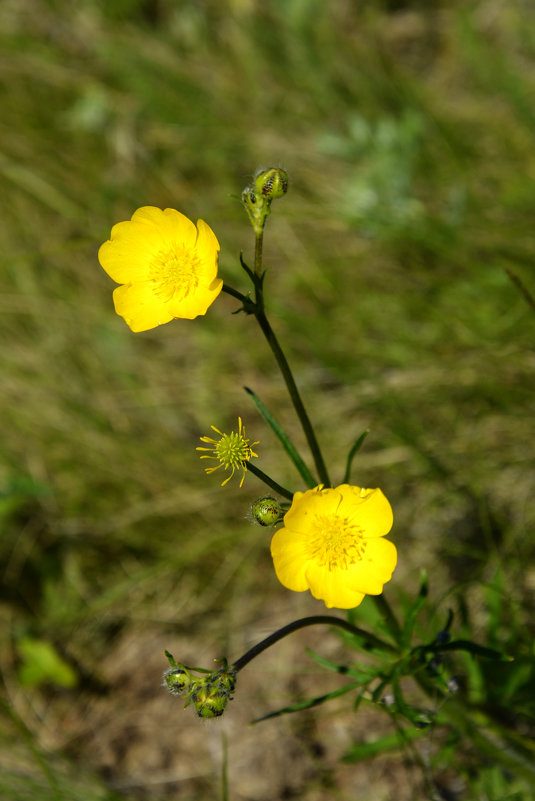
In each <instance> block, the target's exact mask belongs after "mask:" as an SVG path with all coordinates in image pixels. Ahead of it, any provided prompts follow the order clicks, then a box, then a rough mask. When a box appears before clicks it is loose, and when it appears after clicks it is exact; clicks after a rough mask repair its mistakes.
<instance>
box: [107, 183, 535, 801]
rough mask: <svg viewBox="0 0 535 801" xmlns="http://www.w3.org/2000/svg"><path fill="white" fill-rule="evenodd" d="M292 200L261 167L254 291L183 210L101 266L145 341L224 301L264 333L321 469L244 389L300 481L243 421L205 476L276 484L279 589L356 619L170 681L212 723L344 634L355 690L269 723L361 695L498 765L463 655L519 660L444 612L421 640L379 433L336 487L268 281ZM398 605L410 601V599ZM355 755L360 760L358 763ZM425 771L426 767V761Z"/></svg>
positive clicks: (259, 509) (117, 241) (404, 731)
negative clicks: (292, 656)
mask: <svg viewBox="0 0 535 801" xmlns="http://www.w3.org/2000/svg"><path fill="white" fill-rule="evenodd" d="M287 190H288V177H287V175H286V172H285V171H284V170H282V169H280V168H271V169H268V170H261V171H259V172H258V173H257V174H256V175H255V176H254V178H253V180H252V182H251V183H250V184H249V185H248V186H247V187H245V189H244V190H243V192H242V194H241V202H242V204H243V206H244V208H245V211H246V213H247V216H248V218H249V221H250V223H251V225H252V228H253V232H254V261H253V263H252V264H251V265H249V264H248V263H247V262H246V261H245V259H244V258H243V256H241V257H240V263H241V267H242V269H243V272H244V276H245V280H246V281H247V282H248V288H247V289H237V288H235V287H233V286H230V285H229V284H227V283H223V281H222V279H220V278H218V276H217V257H218V251H219V245H218V242H217V239H216V236H215V234H214V233H213V232H212V231H211V229H210V228H209V227H208V225H207V224H206V223H204V222H203V221H202V220H199V221H198V222H197V225H196V226H195V225H194V224H193V223H192V222H191V221H189V220H188V219H187V218H186V217H185V216H184V215H183V214H181V213H180V212H178V211H174V210H173V209H166V210H165V211H162V210H161V209H156V208H153V207H151V206H146V207H144V208H141V209H139V210H138V211H136V212H135V213H134V215H133V216H132V220H131V221H130V222H123V223H119V224H118V225H115V226H114V228H113V229H112V234H111V239H110V240H109V241H108V242H106V243H105V244H104V245H102V247H101V249H100V251H99V259H100V263H101V265H102V266H103V268H104V269H105V270H106V272H107V273H108V274H109V275H110V276H111V277H112V278H113V279H114V280H115V281H116V282H118V283H120V284H121V286H120V287H119V288H118V289H116V290H115V292H114V303H115V308H116V311H117V313H118V314H119V315H121V316H122V317H124V319H125V320H126V322H127V324H128V325H129V326H130V328H131V329H132V330H133V331H142V330H146V329H148V328H152V327H155V326H157V325H160V324H162V323H168V322H171V321H172V320H173V319H175V318H187V319H192V318H194V317H196V316H198V315H203V314H205V313H206V312H207V311H208V309H209V306H210V305H211V304H212V303H213V302H214V301H215V300H216V298H217V296H218V295H219V293H220V292H225V293H226V294H228V295H229V296H230V297H232V298H234V299H235V300H236V301H237V302H238V304H239V305H238V308H237V309H236V310H235V311H237V312H243V313H244V314H246V315H247V316H249V317H251V318H253V320H254V321H255V322H256V323H257V324H258V327H259V329H260V331H261V333H262V335H263V336H264V337H265V339H266V341H267V343H268V345H269V347H270V349H271V352H272V354H273V357H274V359H275V361H276V364H277V365H278V368H279V371H280V375H281V378H282V380H283V382H284V384H285V387H286V389H287V392H288V397H289V400H290V402H291V404H292V405H293V408H294V411H295V414H296V417H297V420H298V422H299V424H300V426H301V428H302V431H303V433H304V436H305V439H306V443H307V446H308V449H309V452H310V457H311V462H312V464H313V467H310V466H309V464H307V461H306V459H305V458H303V456H302V455H301V454H300V453H299V452H298V450H297V448H296V446H295V445H294V443H293V442H292V440H291V439H290V436H289V435H288V433H287V432H286V431H284V430H283V428H282V427H281V426H280V424H279V423H278V421H277V420H276V419H275V418H274V417H273V415H272V414H271V413H270V411H269V410H268V409H267V407H266V406H265V405H264V403H263V402H262V400H261V399H260V398H259V397H258V396H257V395H256V393H255V392H254V391H253V390H252V389H250V388H245V390H246V394H247V396H248V398H249V400H252V402H253V403H254V405H255V406H256V408H257V410H258V411H259V412H260V415H261V416H262V418H263V420H264V422H265V423H266V424H267V426H269V428H270V429H271V430H272V432H273V433H274V434H275V436H276V438H277V439H278V441H279V443H280V445H281V447H282V448H283V450H284V452H285V453H286V455H287V456H288V458H289V459H290V461H291V462H292V464H293V466H294V467H295V469H296V474H297V475H298V477H299V478H298V483H297V485H296V486H295V487H293V488H291V489H290V488H287V487H285V486H282V485H281V484H280V483H279V482H278V481H276V480H275V479H274V478H272V477H271V476H269V475H267V474H266V473H265V472H264V471H263V470H262V469H261V468H259V467H258V465H257V463H256V462H255V461H253V460H256V459H257V458H258V454H257V453H256V451H255V448H256V446H257V445H259V442H258V441H256V440H253V439H252V438H250V437H249V436H248V435H247V434H246V428H245V425H244V424H243V422H242V418H241V417H239V418H238V426H237V430H234V431H231V432H230V433H225V432H223V431H221V430H220V429H219V428H216V427H215V425H212V426H211V428H212V431H213V433H214V435H217V436H201V438H200V439H201V442H202V443H203V444H202V445H201V446H198V448H197V450H198V451H199V452H200V458H201V459H202V460H210V464H209V465H208V466H207V467H205V470H206V473H207V474H211V473H213V472H216V471H218V470H220V469H222V470H223V472H224V473H225V474H228V475H226V476H225V477H224V478H223V481H222V486H225V485H226V484H228V482H229V481H230V480H231V479H232V477H233V476H234V475H236V474H237V475H238V476H240V481H239V486H240V487H242V486H243V484H244V480H245V478H246V475H247V473H252V474H253V475H254V476H255V477H256V478H258V479H260V480H261V481H262V482H263V483H264V484H265V485H267V487H269V490H270V494H269V495H266V494H264V495H262V496H260V497H259V498H258V499H257V500H256V501H255V502H254V503H253V504H252V506H251V508H250V513H249V514H250V518H251V519H252V520H253V521H255V522H256V523H258V524H259V525H260V526H261V527H262V528H264V529H266V528H267V529H275V530H274V531H273V532H272V534H271V543H270V550H271V555H272V558H273V565H274V571H275V575H276V576H277V578H278V580H279V581H280V583H281V584H282V585H283V586H284V587H285V588H287V589H288V590H290V591H293V592H306V591H310V593H311V595H312V596H313V598H314V599H317V600H318V601H319V602H323V604H324V605H325V606H326V607H328V608H336V609H339V610H346V611H345V615H343V616H342V615H327V614H319V613H318V614H314V615H310V616H308V617H305V618H301V619H299V620H295V621H293V622H290V623H288V625H286V626H284V627H283V628H282V629H279V630H278V631H275V632H274V633H273V634H271V635H270V636H269V637H267V638H266V639H265V640H263V641H262V642H260V643H258V644H256V645H255V646H253V647H252V648H251V649H250V650H249V651H247V652H246V653H245V654H243V655H242V656H241V657H239V658H238V659H236V660H234V661H233V662H227V660H226V659H223V660H221V666H220V667H219V668H218V669H216V670H207V669H203V668H193V667H189V666H186V665H183V664H181V663H179V662H176V661H175V659H174V657H173V656H172V655H171V654H170V653H169V652H167V651H166V656H167V658H168V661H169V665H170V666H169V668H168V669H167V670H166V671H165V673H164V677H163V685H164V686H165V687H166V688H167V689H168V690H169V692H170V693H171V694H173V695H176V696H178V697H180V698H182V699H184V700H185V702H186V706H188V705H192V706H193V708H194V709H195V711H196V713H197V715H198V716H199V717H202V718H213V717H219V716H220V715H222V714H223V712H224V711H225V709H226V708H227V706H228V702H229V701H230V700H231V699H232V698H233V696H234V693H235V690H236V683H237V677H238V674H239V672H240V671H241V670H242V669H244V668H245V667H246V665H247V664H249V662H250V661H251V660H252V659H255V658H257V657H258V656H259V655H260V654H261V653H262V652H263V651H264V650H266V649H267V648H269V647H272V646H273V645H275V644H276V643H277V642H278V641H279V640H280V639H282V638H283V637H286V636H288V635H290V634H291V633H292V632H294V631H296V630H298V629H300V628H303V627H305V626H325V625H328V626H330V627H331V628H334V629H336V630H338V631H339V632H340V635H341V637H342V640H343V643H344V644H345V646H346V648H347V650H348V653H350V652H351V651H353V652H355V653H356V654H358V657H356V658H354V659H353V660H352V659H350V658H349V659H348V663H345V664H344V665H339V664H337V663H333V662H329V661H328V660H326V659H325V658H324V657H322V656H321V655H319V654H313V655H312V656H313V658H314V659H316V661H317V662H318V663H319V664H320V665H321V666H322V667H323V668H325V669H326V670H330V671H335V672H337V673H338V674H340V675H344V676H345V683H343V684H341V686H340V688H338V689H337V690H335V691H333V692H330V693H325V694H324V695H322V696H321V697H320V698H311V699H308V700H305V701H301V702H300V703H299V704H294V705H289V706H287V707H285V708H284V709H281V710H277V711H275V712H272V713H269V714H267V715H265V716H264V718H265V717H271V716H274V715H279V714H284V713H288V712H295V711H298V710H300V709H303V708H306V707H310V706H315V705H317V704H319V703H323V702H325V701H328V700H329V699H330V698H333V697H338V696H340V695H344V694H348V693H350V694H352V695H353V697H354V703H353V706H354V709H355V710H357V709H358V707H359V705H360V704H361V703H363V702H367V703H370V704H373V705H375V706H376V708H377V709H380V710H381V711H382V712H383V713H385V714H387V715H388V716H389V717H390V718H391V719H392V723H393V726H394V731H395V737H396V743H397V744H398V745H400V746H407V747H409V746H410V745H411V744H412V743H413V741H414V740H415V739H417V738H418V736H420V733H421V732H422V731H425V729H426V728H428V727H430V726H437V725H442V726H445V727H448V728H449V731H450V732H451V736H452V737H454V738H458V740H459V741H460V739H461V738H462V737H469V738H470V739H471V740H472V741H473V742H477V746H478V748H479V750H480V751H481V752H482V753H484V754H485V757H486V758H491V759H492V758H493V757H494V756H496V755H497V754H502V752H503V750H504V748H505V745H504V742H503V741H500V742H498V741H497V739H496V737H495V736H494V733H493V727H494V728H495V723H496V721H493V720H492V719H491V718H490V716H489V714H488V713H487V715H486V716H485V712H484V710H479V712H478V714H479V715H480V718H479V721H480V722H479V723H478V724H474V722H473V719H472V715H473V710H471V709H470V704H469V703H468V702H467V698H469V694H468V695H467V696H463V695H462V693H461V692H460V687H461V682H460V681H459V678H458V676H457V674H456V672H455V671H456V668H457V667H458V665H459V662H456V661H454V659H453V656H454V655H461V656H462V655H463V654H466V655H467V656H468V658H469V659H470V660H473V661H474V662H484V661H485V660H487V661H488V660H491V661H492V660H494V661H495V662H496V663H502V664H504V663H507V662H508V661H509V657H508V656H507V654H504V653H502V652H501V651H500V650H498V649H497V648H494V647H493V648H490V647H487V646H485V645H480V644H478V643H476V642H474V641H473V640H472V639H470V638H468V637H466V636H455V635H454V629H455V626H454V623H455V621H454V616H453V613H452V612H451V610H449V609H445V610H442V609H440V608H437V609H435V611H434V615H433V617H432V620H433V623H432V625H431V629H430V630H428V631H427V634H426V636H425V637H422V635H421V634H420V631H421V630H422V629H421V628H420V627H419V625H418V620H419V616H420V615H421V613H422V610H423V609H424V607H426V605H427V604H428V596H429V589H428V581H427V575H426V571H425V570H424V569H422V576H421V581H420V586H419V587H418V588H417V590H416V592H415V593H414V595H413V596H412V597H409V598H408V599H405V601H404V603H403V604H400V603H398V604H397V606H398V608H395V604H394V605H393V604H391V603H390V602H389V601H388V600H387V598H386V596H385V592H384V590H385V585H387V584H388V583H389V582H391V580H392V577H393V575H394V571H395V568H396V564H397V558H398V556H397V549H396V546H395V544H394V543H393V542H392V541H391V540H390V539H387V537H388V536H389V535H390V534H391V532H392V533H393V536H394V539H395V540H396V541H397V542H398V543H400V542H402V540H403V531H402V530H399V529H396V525H395V514H394V512H393V510H392V507H391V505H390V502H389V501H388V499H387V497H386V495H385V494H384V493H383V491H382V489H380V488H377V487H371V488H370V487H367V483H368V481H367V478H366V475H363V474H360V475H359V478H358V483H356V484H353V483H352V482H351V476H352V472H353V463H354V460H355V457H356V456H357V454H358V452H359V450H360V448H361V446H362V445H363V442H364V440H365V438H366V435H367V432H366V431H364V432H363V433H362V434H361V435H360V436H359V437H358V438H357V440H356V441H355V442H354V443H352V444H351V445H350V447H349V449H348V453H347V457H346V461H345V470H344V472H343V474H342V475H341V476H340V479H341V480H340V483H336V482H333V481H332V480H331V478H330V474H331V472H332V473H333V474H334V471H335V469H336V465H334V466H330V465H329V466H328V465H327V464H326V462H325V460H324V457H323V454H322V451H321V448H320V445H319V442H318V439H317V436H316V432H315V429H314V426H313V424H312V422H311V420H310V418H309V415H308V412H307V410H306V407H305V404H304V402H303V399H302V397H301V393H300V391H299V389H298V387H297V384H296V381H295V379H294V375H293V372H292V369H291V368H290V365H289V363H288V360H287V358H286V356H285V354H284V351H283V349H282V347H281V345H280V343H279V341H278V339H277V337H276V334H275V332H274V330H273V328H272V326H271V323H270V322H269V319H268V316H267V313H266V307H265V301H264V298H265V293H266V289H267V278H268V276H267V272H266V270H265V268H264V266H263V239H264V230H265V225H266V221H267V219H268V217H269V215H270V213H271V210H272V203H273V201H274V200H276V199H278V198H281V197H283V196H284V195H285V194H286V192H287ZM266 547H268V543H267V541H266ZM423 567H424V566H422V568H423ZM389 586H390V585H389ZM366 596H369V598H370V599H371V602H372V603H373V604H374V605H375V616H376V624H375V629H374V630H373V631H372V630H370V627H369V625H368V626H367V627H366V626H363V625H362V622H361V620H360V619H359V611H360V610H359V606H360V604H361V603H362V602H363V600H364V599H365V597H366ZM394 597H398V598H399V597H400V593H396V594H394ZM311 603H315V602H314V601H311ZM368 618H369V615H368ZM460 664H461V665H462V664H466V663H463V662H462V661H461V662H460ZM262 719H263V718H262ZM480 724H481V725H480ZM476 729H477V733H476ZM476 734H477V736H476ZM411 747H412V746H411ZM507 749H508V750H507V759H508V765H509V767H511V768H514V769H517V770H520V771H521V772H523V774H524V775H528V776H529V777H530V778H532V779H534V780H535V769H534V768H533V762H531V766H530V765H529V759H528V758H527V753H528V752H529V749H527V747H526V745H525V743H524V742H520V741H519V739H518V738H517V739H516V741H515V742H512V741H507ZM355 758H359V757H358V754H356V755H355ZM415 761H416V762H417V763H418V764H420V763H419V762H418V759H417V758H416V757H415ZM424 774H425V780H426V782H427V784H428V786H429V789H430V792H431V793H433V792H434V789H433V783H432V780H431V779H430V778H429V774H428V771H426V770H424ZM432 797H435V795H432Z"/></svg>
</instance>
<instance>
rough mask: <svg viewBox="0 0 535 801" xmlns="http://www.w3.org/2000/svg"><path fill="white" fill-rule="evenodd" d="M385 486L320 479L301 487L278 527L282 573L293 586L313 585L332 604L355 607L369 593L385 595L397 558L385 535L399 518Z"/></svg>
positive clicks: (275, 548) (275, 547)
mask: <svg viewBox="0 0 535 801" xmlns="http://www.w3.org/2000/svg"><path fill="white" fill-rule="evenodd" d="M393 520H394V518H393V515H392V508H391V506H390V504H389V502H388V501H387V499H386V498H385V496H384V495H383V493H382V492H381V490H380V489H361V488H360V487H352V486H350V485H349V484H341V485H340V486H339V487H336V488H335V489H323V487H322V485H321V484H320V486H319V487H316V488H315V489H311V490H307V491H306V492H296V493H295V495H294V497H293V501H292V506H291V508H290V509H289V511H288V512H287V513H286V515H285V516H284V528H281V529H279V530H278V531H276V532H275V535H274V537H273V539H272V541H271V555H272V557H273V564H274V567H275V572H276V574H277V578H278V579H279V581H280V582H281V584H283V585H284V586H285V587H287V588H288V589H289V590H295V591H296V592H303V591H304V590H308V589H309V590H310V591H311V593H312V595H313V596H314V597H315V598H319V599H321V600H322V601H324V602H325V605H326V606H328V607H333V606H334V607H337V608H338V609H352V608H353V607H355V606H358V605H359V604H360V602H361V601H362V599H363V598H364V596H365V595H367V594H369V595H380V594H381V593H382V591H383V584H385V583H386V582H387V581H389V580H390V579H391V577H392V573H393V572H394V568H395V567H396V562H397V552H396V548H395V546H394V545H393V544H392V543H391V542H389V541H388V540H384V539H382V537H384V535H385V534H388V532H389V531H390V529H391V528H392V523H393Z"/></svg>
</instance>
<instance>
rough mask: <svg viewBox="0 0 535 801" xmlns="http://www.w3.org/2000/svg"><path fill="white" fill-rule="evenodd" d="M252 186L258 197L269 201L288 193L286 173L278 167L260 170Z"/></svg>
mask: <svg viewBox="0 0 535 801" xmlns="http://www.w3.org/2000/svg"><path fill="white" fill-rule="evenodd" d="M254 186H255V189H256V191H257V192H258V194H259V195H262V196H263V197H265V198H268V199H269V200H273V199H274V198H278V197H282V196H283V195H285V194H286V192H287V191H288V173H287V172H286V171H285V170H282V169H281V168H280V167H272V168H271V169H269V170H261V171H260V172H257V173H256V175H255V177H254Z"/></svg>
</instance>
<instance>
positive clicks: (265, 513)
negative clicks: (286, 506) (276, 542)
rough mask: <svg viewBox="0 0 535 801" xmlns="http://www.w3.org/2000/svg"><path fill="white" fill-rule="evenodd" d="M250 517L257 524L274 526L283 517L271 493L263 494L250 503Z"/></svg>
mask: <svg viewBox="0 0 535 801" xmlns="http://www.w3.org/2000/svg"><path fill="white" fill-rule="evenodd" d="M251 517H252V518H253V520H254V521H255V523H258V525H259V526H275V525H276V524H277V523H280V521H281V520H282V518H283V517H284V511H283V509H282V507H281V505H280V504H279V502H278V501H277V500H276V498H272V497H271V495H264V496H263V497H262V498H258V499H257V500H256V501H255V502H254V503H253V504H251Z"/></svg>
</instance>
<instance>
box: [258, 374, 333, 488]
mask: <svg viewBox="0 0 535 801" xmlns="http://www.w3.org/2000/svg"><path fill="white" fill-rule="evenodd" d="M244 390H245V391H246V392H247V393H248V394H249V395H250V396H251V397H252V399H253V400H254V402H255V404H256V407H257V409H258V411H259V412H260V414H261V415H262V417H263V418H264V420H265V421H266V423H267V424H268V425H269V427H270V428H271V430H272V431H273V433H274V434H275V435H276V436H277V438H278V439H279V441H280V443H281V444H282V447H283V448H284V450H285V451H286V453H287V454H288V456H289V457H290V459H291V460H292V462H293V463H294V465H295V466H296V468H297V470H298V471H299V474H300V475H301V478H302V479H303V481H304V482H305V483H306V485H307V487H309V489H313V488H314V487H317V485H318V482H317V481H316V479H315V478H314V476H313V475H312V473H311V472H310V470H309V469H308V467H307V466H306V464H305V463H304V461H303V460H302V458H301V456H300V455H299V454H298V452H297V449H296V447H295V445H294V444H293V443H292V442H291V440H290V438H289V437H288V435H287V434H285V432H284V431H283V430H282V428H281V427H280V425H279V424H278V423H277V421H276V420H275V418H274V417H273V416H272V415H271V414H270V413H269V412H268V410H267V409H266V407H265V406H264V404H263V403H262V401H261V400H260V398H259V397H258V395H256V394H255V393H254V392H253V390H252V389H249V387H244Z"/></svg>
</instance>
